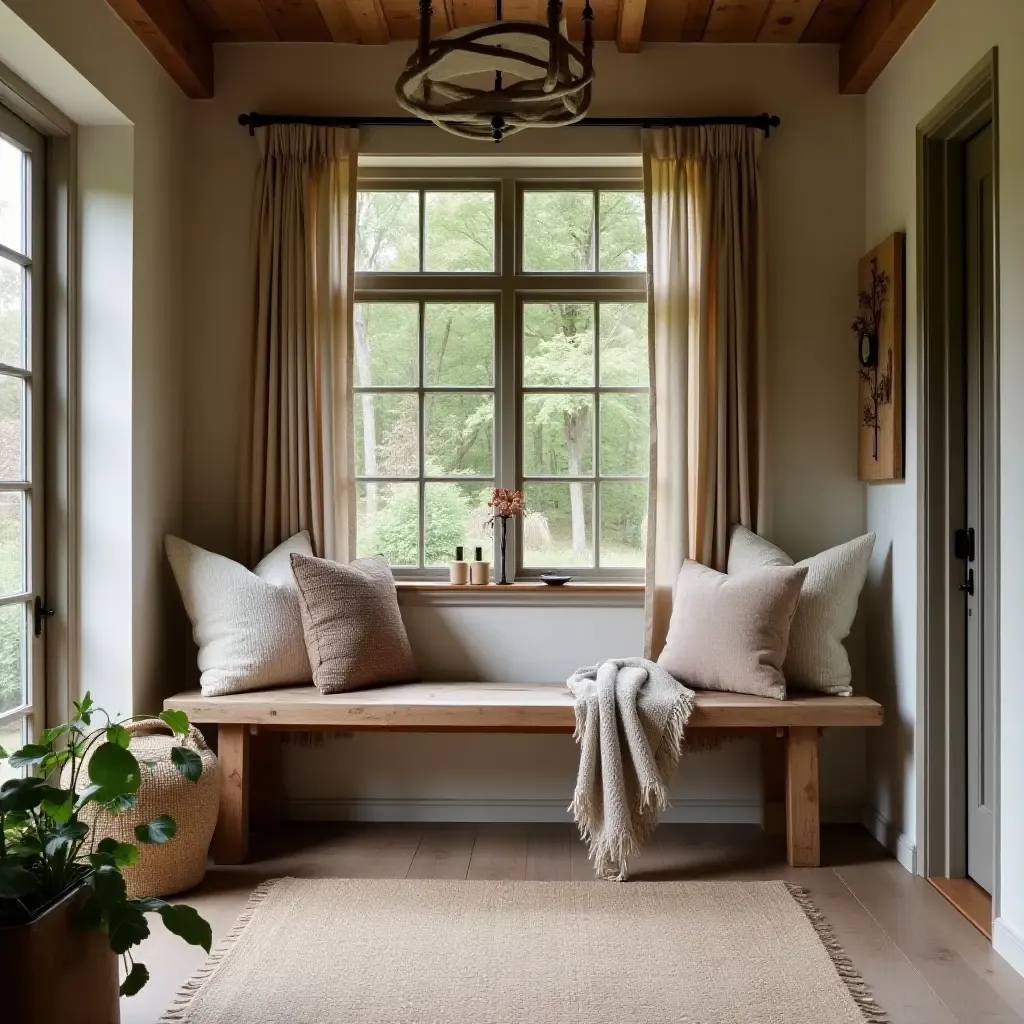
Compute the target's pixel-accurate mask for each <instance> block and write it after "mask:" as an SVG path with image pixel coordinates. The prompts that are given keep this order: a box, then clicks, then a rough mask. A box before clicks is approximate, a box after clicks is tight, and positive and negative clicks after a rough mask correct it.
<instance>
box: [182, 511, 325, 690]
mask: <svg viewBox="0 0 1024 1024" xmlns="http://www.w3.org/2000/svg"><path fill="white" fill-rule="evenodd" d="M164 544H165V547H166V549H167V558H168V561H169V562H170V563H171V569H172V570H173V571H174V578H175V579H176V580H177V581H178V589H179V590H181V598H182V600H183V601H184V602H185V611H187V612H188V617H189V618H190V619H191V620H192V635H193V636H194V637H195V641H196V644H198V646H199V670H200V672H201V673H202V676H201V679H200V685H201V686H202V689H203V696H204V697H220V696H222V695H224V694H226V693H241V692H243V691H244V690H265V689H267V688H268V687H271V686H293V685H295V684H296V683H311V682H312V681H313V673H312V670H311V669H310V667H309V657H308V655H307V654H306V641H305V638H304V637H303V634H302V612H301V609H300V607H299V588H298V584H297V583H296V582H295V576H294V574H293V573H292V566H291V555H292V552H297V553H298V554H300V555H312V554H313V549H312V547H311V545H310V543H309V534H308V533H306V532H305V531H303V532H302V533H297V534H296V535H295V536H294V537H290V538H289V539H288V540H286V541H285V542H284V543H283V544H281V545H280V546H279V547H276V548H274V550H273V551H271V552H270V554H269V555H267V557H266V558H264V559H263V561H262V562H260V564H259V565H257V566H256V568H255V569H254V570H253V571H252V572H250V571H249V570H248V569H246V567H245V566H244V565H242V564H240V563H239V562H233V561H232V560H231V559H230V558H225V557H224V556H223V555H215V554H213V552H211V551H204V550H203V549H202V548H200V547H196V545H195V544H189V543H188V541H184V540H180V539H179V538H177V537H170V536H168V537H166V538H165V539H164Z"/></svg>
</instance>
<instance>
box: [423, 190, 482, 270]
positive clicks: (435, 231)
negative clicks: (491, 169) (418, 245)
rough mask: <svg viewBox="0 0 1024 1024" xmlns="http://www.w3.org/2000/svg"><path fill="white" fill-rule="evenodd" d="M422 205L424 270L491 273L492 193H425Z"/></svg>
mask: <svg viewBox="0 0 1024 1024" xmlns="http://www.w3.org/2000/svg"><path fill="white" fill-rule="evenodd" d="M423 205H424V215H425V217H426V236H427V253H426V259H425V261H424V265H425V269H426V270H429V271H434V272H436V273H493V271H494V193H493V192H465V191H463V192H427V193H426V194H425V195H424V197H423Z"/></svg>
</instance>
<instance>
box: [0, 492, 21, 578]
mask: <svg viewBox="0 0 1024 1024" xmlns="http://www.w3.org/2000/svg"><path fill="white" fill-rule="evenodd" d="M24 551H25V497H24V495H22V494H19V493H18V492H16V491H6V492H4V493H0V597H8V596H9V595H11V594H20V593H23V592H24V590H25V555H24Z"/></svg>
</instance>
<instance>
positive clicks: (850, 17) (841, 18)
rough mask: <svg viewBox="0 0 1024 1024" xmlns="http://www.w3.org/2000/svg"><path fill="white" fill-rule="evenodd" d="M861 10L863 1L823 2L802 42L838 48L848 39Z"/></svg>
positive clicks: (837, 0)
mask: <svg viewBox="0 0 1024 1024" xmlns="http://www.w3.org/2000/svg"><path fill="white" fill-rule="evenodd" d="M860 9H861V0H821V3H820V4H818V9H817V10H816V11H815V12H814V17H813V18H811V23H810V24H809V25H808V26H807V28H806V29H805V30H804V34H803V37H802V38H801V39H800V42H801V43H831V44H832V45H833V46H838V45H839V43H841V42H842V41H843V40H844V39H845V38H846V33H847V32H849V31H850V26H851V25H853V23H854V21H856V19H857V15H858V14H859V13H860Z"/></svg>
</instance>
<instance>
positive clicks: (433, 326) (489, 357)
mask: <svg viewBox="0 0 1024 1024" xmlns="http://www.w3.org/2000/svg"><path fill="white" fill-rule="evenodd" d="M423 315H424V317H425V319H426V322H425V324H424V337H425V341H426V354H425V357H424V365H423V375H424V377H425V378H426V380H425V383H426V385H427V386H428V387H470V388H472V387H490V386H491V385H492V384H493V383H494V306H493V305H492V304H491V303H490V302H428V303H427V304H426V306H425V307H424V313H423Z"/></svg>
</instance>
